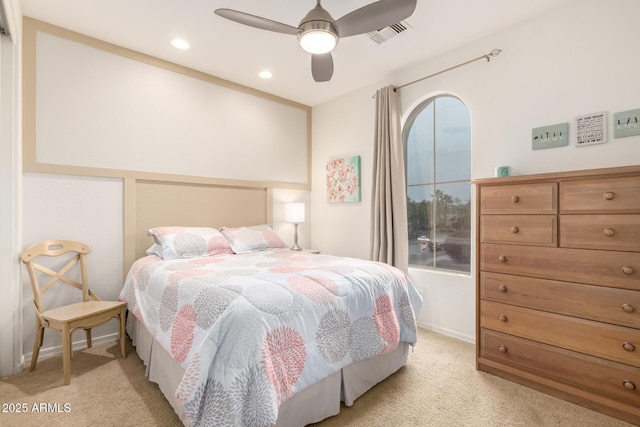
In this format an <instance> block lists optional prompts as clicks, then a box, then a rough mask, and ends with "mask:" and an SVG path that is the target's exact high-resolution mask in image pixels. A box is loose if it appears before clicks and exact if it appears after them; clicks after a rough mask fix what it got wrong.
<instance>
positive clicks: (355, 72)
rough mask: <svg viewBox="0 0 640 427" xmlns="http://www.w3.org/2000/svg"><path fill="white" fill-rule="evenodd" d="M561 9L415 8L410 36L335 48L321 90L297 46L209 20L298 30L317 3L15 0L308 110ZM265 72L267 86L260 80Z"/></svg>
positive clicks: (507, 2) (487, 3) (354, 3)
mask: <svg viewBox="0 0 640 427" xmlns="http://www.w3.org/2000/svg"><path fill="white" fill-rule="evenodd" d="M568 1H571V0H418V5H417V7H416V11H415V12H414V14H413V15H412V16H411V17H409V18H408V19H406V22H407V23H409V25H410V26H411V27H412V28H411V29H410V30H408V31H405V32H402V33H400V34H399V35H397V36H395V37H394V38H392V39H390V40H388V41H387V42H386V43H384V44H382V45H378V44H376V43H375V42H373V41H372V40H370V39H369V38H368V37H367V36H366V35H359V36H353V37H348V38H345V39H342V40H340V42H339V43H338V46H337V47H336V49H335V50H334V51H333V59H334V65H335V70H334V74H333V78H332V79H331V81H330V82H325V83H316V82H314V81H313V78H312V76H311V57H310V55H309V54H308V53H306V52H304V51H303V50H302V49H301V48H300V47H299V46H298V44H297V40H296V37H295V36H291V35H285V34H278V33H273V32H269V31H264V30H259V29H254V28H251V27H247V26H244V25H241V24H237V23H234V22H231V21H228V20H225V19H223V18H221V17H219V16H217V15H215V14H214V13H213V11H214V10H215V9H217V8H229V9H236V10H240V11H242V12H246V13H250V14H253V15H258V16H263V17H265V18H269V19H272V20H274V21H279V22H282V23H285V24H288V25H291V26H298V23H299V21H300V19H301V18H302V17H303V16H304V15H305V14H306V13H307V12H308V11H309V10H310V9H312V8H313V7H314V6H315V3H316V2H315V0H21V6H22V13H23V14H24V15H26V16H30V17H32V18H36V19H39V20H42V21H46V22H49V23H52V24H55V25H58V26H61V27H65V28H68V29H71V30H73V31H77V32H79V33H82V34H86V35H89V36H92V37H95V38H98V39H101V40H104V41H107V42H110V43H113V44H116V45H120V46H123V47H127V48H129V49H133V50H135V51H138V52H142V53H146V54H148V55H152V56H155V57H158V58H161V59H164V60H167V61H171V62H175V63H177V64H180V65H184V66H187V67H190V68H193V69H196V70H199V71H203V72H205V73H208V74H212V75H215V76H218V77H221V78H223V79H227V80H231V81H233V82H236V83H240V84H243V85H245V86H250V87H253V88H256V89H259V90H262V91H265V92H269V93H272V94H275V95H278V96H281V97H283V98H287V99H291V100H294V101H297V102H300V103H303V104H306V105H311V106H314V105H318V104H321V103H323V102H325V101H328V100H330V99H333V98H336V97H339V96H341V95H343V94H345V93H348V92H351V91H353V90H355V89H358V88H360V87H363V86H366V85H368V84H371V83H374V82H377V81H380V80H383V79H385V78H386V77H387V76H388V75H389V74H392V73H393V72H394V71H396V70H399V69H402V68H405V67H407V66H408V65H410V64H414V63H416V62H419V61H424V60H428V59H429V58H432V57H434V56H436V55H439V54H442V53H444V52H446V51H449V50H451V49H454V48H456V47H459V46H462V45H464V44H466V43H469V42H471V41H473V40H474V39H477V38H480V37H482V36H485V35H488V34H491V33H493V32H495V31H498V30H500V29H503V28H507V27H510V26H513V25H516V24H517V23H519V22H522V21H525V20H527V19H530V18H531V17H533V16H535V15H538V14H541V13H545V12H548V11H550V10H552V9H554V8H558V7H560V6H561V5H563V4H564V3H567V2H568ZM372 2H373V0H324V1H323V2H322V5H323V7H324V8H325V9H326V10H327V11H329V13H331V15H332V16H333V17H334V19H338V18H340V17H342V16H343V15H345V14H347V13H349V12H351V11H352V10H355V9H357V8H360V7H362V6H365V5H367V4H369V3H372ZM175 37H181V38H184V39H186V40H187V41H188V42H189V43H190V44H191V48H190V49H189V50H187V51H180V50H177V49H175V48H173V47H172V46H171V45H170V44H169V42H170V40H171V39H173V38H175ZM496 47H498V48H499V46H496ZM480 54H482V53H480ZM452 65H453V64H452ZM263 69H268V70H270V71H271V72H272V73H273V78H272V79H270V80H263V79H260V78H259V77H258V72H259V71H261V70H263Z"/></svg>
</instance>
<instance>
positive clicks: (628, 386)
mask: <svg viewBox="0 0 640 427" xmlns="http://www.w3.org/2000/svg"><path fill="white" fill-rule="evenodd" d="M622 385H623V386H624V388H626V389H627V390H635V389H636V385H635V384H634V383H632V382H631V381H629V380H624V381H622Z"/></svg>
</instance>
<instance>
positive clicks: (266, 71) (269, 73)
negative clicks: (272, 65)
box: [258, 70, 273, 79]
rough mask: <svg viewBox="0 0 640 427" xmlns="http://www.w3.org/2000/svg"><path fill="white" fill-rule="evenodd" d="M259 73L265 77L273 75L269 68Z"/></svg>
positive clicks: (268, 77)
mask: <svg viewBox="0 0 640 427" xmlns="http://www.w3.org/2000/svg"><path fill="white" fill-rule="evenodd" d="M258 75H259V76H260V77H262V78H263V79H270V78H271V77H273V74H271V71H269V70H263V71H260V72H259V73H258Z"/></svg>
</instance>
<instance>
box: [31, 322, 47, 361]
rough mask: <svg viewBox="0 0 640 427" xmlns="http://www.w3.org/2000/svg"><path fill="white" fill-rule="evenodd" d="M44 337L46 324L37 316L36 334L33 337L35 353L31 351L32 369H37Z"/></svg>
mask: <svg viewBox="0 0 640 427" xmlns="http://www.w3.org/2000/svg"><path fill="white" fill-rule="evenodd" d="M43 338H44V326H42V323H40V319H38V318H37V317H36V334H35V336H34V337H33V353H31V366H29V370H30V371H35V369H36V363H37V362H38V355H39V354H40V347H42V340H43Z"/></svg>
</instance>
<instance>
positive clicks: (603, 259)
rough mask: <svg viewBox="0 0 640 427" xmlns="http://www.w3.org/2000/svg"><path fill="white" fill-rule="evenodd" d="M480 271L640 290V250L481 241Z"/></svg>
mask: <svg viewBox="0 0 640 427" xmlns="http://www.w3.org/2000/svg"><path fill="white" fill-rule="evenodd" d="M480 270H481V271H491V272H494V273H507V274H515V275H522V276H532V277H539V278H542V279H552V280H564V281H568V282H578V283H588V284H592V285H599V286H610V287H615V288H624V289H634V290H640V253H635V252H614V251H596V250H589V249H570V248H545V247H535V246H521V245H501V244H494V243H483V244H481V245H480Z"/></svg>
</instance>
